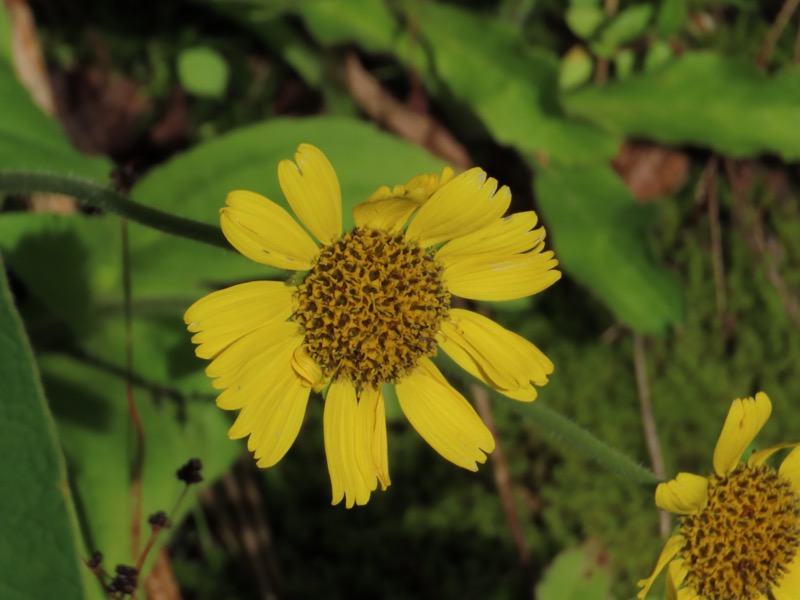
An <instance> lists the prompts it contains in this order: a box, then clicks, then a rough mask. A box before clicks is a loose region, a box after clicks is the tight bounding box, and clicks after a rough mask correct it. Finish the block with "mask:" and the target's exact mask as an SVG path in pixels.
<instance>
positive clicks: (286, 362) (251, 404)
mask: <svg viewBox="0 0 800 600" xmlns="http://www.w3.org/2000/svg"><path fill="white" fill-rule="evenodd" d="M292 351H293V349H292V348H286V349H284V350H283V351H281V352H278V353H275V356H274V357H273V359H272V360H270V361H269V362H267V363H265V364H263V365H258V367H259V368H258V369H257V373H256V376H255V377H249V378H247V379H246V380H244V379H243V380H240V382H237V384H235V385H234V386H233V387H231V388H228V389H227V390H225V391H224V392H223V393H222V394H220V397H219V398H218V399H217V404H218V405H219V406H220V408H225V409H229V408H236V407H239V408H241V410H240V411H239V415H238V416H237V417H236V420H235V421H234V422H233V425H232V426H231V428H230V429H229V430H228V437H230V438H231V439H239V438H243V437H245V436H248V435H250V434H253V433H254V434H256V437H255V438H254V439H251V443H250V444H248V447H249V449H250V450H251V451H252V450H255V449H256V443H257V442H259V441H260V440H261V437H262V433H263V432H264V428H265V427H272V425H273V424H274V423H273V420H274V419H276V418H278V417H274V416H273V415H275V414H276V411H277V410H278V405H279V404H281V403H282V402H284V401H285V400H286V399H287V398H288V397H289V395H290V393H291V392H292V391H293V390H294V388H296V386H297V385H299V383H298V382H299V378H298V377H297V374H296V373H295V372H294V371H293V370H292V367H291V359H292ZM300 383H301V382H300ZM229 395H230V396H229ZM226 396H227V399H226ZM292 397H296V394H295V396H292ZM306 397H308V394H306ZM303 411H305V405H303ZM289 416H291V415H289ZM283 417H284V418H288V416H287V415H285V414H284V415H283ZM299 418H300V419H301V420H302V414H301V415H300V417H299ZM297 427H299V424H298V425H297ZM296 435H297V432H296V431H295V433H294V435H293V436H292V440H290V441H289V445H291V441H293V440H294V437H295V436H296ZM266 443H267V442H265V444H266ZM286 448H287V449H288V445H287V446H286ZM281 456H282V455H281Z"/></svg>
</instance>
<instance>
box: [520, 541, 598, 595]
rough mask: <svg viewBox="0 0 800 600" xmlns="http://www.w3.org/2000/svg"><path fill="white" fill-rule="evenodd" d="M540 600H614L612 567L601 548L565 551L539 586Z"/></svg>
mask: <svg viewBox="0 0 800 600" xmlns="http://www.w3.org/2000/svg"><path fill="white" fill-rule="evenodd" d="M535 596H536V599H537V600H611V565H610V563H609V560H608V556H607V554H606V552H605V550H604V549H603V548H602V547H600V545H599V544H597V543H593V542H587V543H585V544H584V545H582V546H580V547H578V548H568V549H566V550H563V551H561V552H560V553H559V554H558V555H557V556H556V557H555V559H553V562H551V563H550V565H549V566H548V567H547V569H546V570H545V573H544V576H543V577H542V580H541V581H540V582H539V584H538V585H537V586H536V594H535Z"/></svg>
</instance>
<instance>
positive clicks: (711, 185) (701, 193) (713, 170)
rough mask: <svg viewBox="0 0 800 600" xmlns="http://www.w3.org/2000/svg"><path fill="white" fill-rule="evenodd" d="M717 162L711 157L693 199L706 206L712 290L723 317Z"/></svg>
mask: <svg viewBox="0 0 800 600" xmlns="http://www.w3.org/2000/svg"><path fill="white" fill-rule="evenodd" d="M717 167H718V160H717V157H716V156H712V157H711V158H710V159H709V160H708V163H707V164H706V167H705V169H703V174H702V175H701V176H700V181H699V182H698V185H697V190H696V195H695V198H696V199H697V200H698V201H702V200H704V199H705V201H706V202H707V204H708V228H709V234H710V236H711V268H712V270H713V274H714V290H715V295H716V300H717V316H718V317H720V318H721V317H723V316H724V314H725V310H726V309H727V306H728V293H727V288H726V284H725V282H726V280H725V259H724V257H723V252H722V230H721V228H720V224H719V189H718V188H719V186H718V185H717V184H718V174H717V173H718V169H717Z"/></svg>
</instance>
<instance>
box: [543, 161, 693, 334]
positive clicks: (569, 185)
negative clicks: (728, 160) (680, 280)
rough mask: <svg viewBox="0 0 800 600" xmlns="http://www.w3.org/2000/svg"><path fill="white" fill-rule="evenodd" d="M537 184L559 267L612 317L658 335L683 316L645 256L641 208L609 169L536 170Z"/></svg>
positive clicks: (672, 286) (675, 292) (674, 292)
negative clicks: (602, 305)
mask: <svg viewBox="0 0 800 600" xmlns="http://www.w3.org/2000/svg"><path fill="white" fill-rule="evenodd" d="M535 186H536V197H537V201H538V204H539V207H540V208H541V211H542V214H543V216H544V218H545V219H546V221H547V223H548V224H549V226H550V229H551V231H552V233H553V243H554V246H555V251H556V257H557V258H558V259H559V261H560V262H561V264H562V266H563V268H564V270H565V271H567V272H568V273H569V274H570V275H572V276H573V277H575V279H577V280H578V281H579V282H581V283H582V284H583V285H585V286H586V287H588V288H589V289H590V290H592V291H593V292H594V293H595V294H596V295H597V296H598V297H599V298H600V299H601V300H602V301H603V302H604V303H605V304H606V306H608V308H609V309H610V310H611V311H612V312H613V313H614V314H615V315H616V316H617V318H618V319H620V320H621V321H623V322H624V323H625V324H627V325H628V326H630V327H631V328H633V329H635V330H637V331H640V332H643V333H661V332H663V331H664V330H665V328H666V327H667V326H668V325H669V324H670V323H674V322H675V321H677V320H679V319H680V318H681V316H682V313H683V301H682V296H681V291H680V288H679V286H678V284H677V282H676V280H675V277H674V276H673V274H672V273H670V272H669V271H668V270H667V269H666V268H665V267H664V266H663V265H661V264H659V263H657V262H656V261H655V260H654V259H653V258H652V256H651V252H650V248H649V246H648V243H647V232H646V225H647V223H646V212H645V208H644V207H641V206H638V205H636V204H635V202H634V200H633V197H632V196H631V194H630V192H629V191H628V189H627V188H626V187H625V185H624V184H623V182H622V181H621V180H620V179H619V177H617V175H616V174H615V173H614V172H613V171H612V170H611V169H610V168H609V167H588V168H583V169H564V168H556V167H551V168H542V169H540V170H539V171H538V172H537V176H536V179H535Z"/></svg>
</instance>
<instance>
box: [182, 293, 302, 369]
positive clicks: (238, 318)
mask: <svg viewBox="0 0 800 600" xmlns="http://www.w3.org/2000/svg"><path fill="white" fill-rule="evenodd" d="M296 289H297V288H295V287H294V286H288V285H286V284H284V283H283V282H281V281H251V282H248V283H241V284H239V285H234V286H231V287H229V288H225V289H224V290H218V291H216V292H212V293H210V294H209V295H208V296H204V297H203V298H200V299H199V300H198V301H197V302H195V303H194V304H192V305H191V306H190V307H189V309H188V310H187V311H186V313H185V314H184V315H183V320H184V321H185V322H186V325H187V326H188V329H189V331H194V332H198V333H196V334H195V335H194V336H193V337H192V342H194V343H195V344H198V346H197V348H196V349H195V353H196V354H197V356H199V357H200V358H212V357H214V356H216V355H217V354H219V352H220V351H221V350H223V349H225V348H226V347H228V346H229V345H230V344H232V343H233V342H235V341H236V340H237V339H239V338H240V337H242V336H243V335H246V334H247V333H250V332H251V331H253V330H255V329H258V328H259V327H261V326H262V325H265V324H267V323H270V322H272V321H285V320H286V319H288V318H289V316H290V315H291V314H292V313H293V312H294V311H295V300H294V291H295V290H296Z"/></svg>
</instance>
